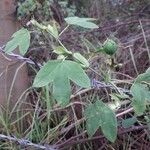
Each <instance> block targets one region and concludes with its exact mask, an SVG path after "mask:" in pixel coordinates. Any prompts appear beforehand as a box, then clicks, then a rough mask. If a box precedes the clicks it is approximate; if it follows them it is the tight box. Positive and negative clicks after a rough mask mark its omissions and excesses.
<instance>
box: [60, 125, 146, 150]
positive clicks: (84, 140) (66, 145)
mask: <svg viewBox="0 0 150 150" xmlns="http://www.w3.org/2000/svg"><path fill="white" fill-rule="evenodd" d="M147 128H148V126H147V125H145V126H136V127H132V128H129V129H126V130H124V131H120V132H119V133H118V135H122V134H125V133H128V132H132V131H137V130H142V129H147ZM80 136H81V135H80ZM78 137H79V136H75V137H74V138H71V139H69V140H67V141H65V142H64V143H62V144H60V145H57V147H58V149H59V150H64V149H66V148H67V147H70V146H74V145H77V144H83V143H86V142H89V141H93V140H100V139H103V138H105V136H103V135H100V136H95V137H93V138H90V139H88V138H87V139H80V140H75V139H76V138H78ZM72 140H74V141H72Z"/></svg>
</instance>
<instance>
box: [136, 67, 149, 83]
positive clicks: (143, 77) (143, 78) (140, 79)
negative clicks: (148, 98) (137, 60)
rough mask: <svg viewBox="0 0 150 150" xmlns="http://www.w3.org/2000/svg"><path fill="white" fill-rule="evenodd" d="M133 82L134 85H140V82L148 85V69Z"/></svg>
mask: <svg viewBox="0 0 150 150" xmlns="http://www.w3.org/2000/svg"><path fill="white" fill-rule="evenodd" d="M135 82H136V83H140V82H147V83H150V68H148V69H147V71H146V72H145V73H143V74H140V75H138V77H137V78H136V80H135Z"/></svg>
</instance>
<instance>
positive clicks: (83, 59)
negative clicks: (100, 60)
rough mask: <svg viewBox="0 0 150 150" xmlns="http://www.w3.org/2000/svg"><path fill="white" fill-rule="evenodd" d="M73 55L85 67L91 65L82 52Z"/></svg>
mask: <svg viewBox="0 0 150 150" xmlns="http://www.w3.org/2000/svg"><path fill="white" fill-rule="evenodd" d="M73 57H74V59H75V60H76V61H78V62H80V63H81V65H82V66H83V67H85V68H88V67H89V65H90V64H89V62H88V61H87V59H86V58H85V57H83V56H82V55H81V54H80V53H74V54H73Z"/></svg>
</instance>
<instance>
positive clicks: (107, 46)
mask: <svg viewBox="0 0 150 150" xmlns="http://www.w3.org/2000/svg"><path fill="white" fill-rule="evenodd" d="M117 49H118V45H117V43H116V42H115V41H113V40H111V39H107V40H106V41H105V42H104V44H103V51H104V52H105V53H106V54H108V55H111V56H112V55H113V54H115V53H116V51H117Z"/></svg>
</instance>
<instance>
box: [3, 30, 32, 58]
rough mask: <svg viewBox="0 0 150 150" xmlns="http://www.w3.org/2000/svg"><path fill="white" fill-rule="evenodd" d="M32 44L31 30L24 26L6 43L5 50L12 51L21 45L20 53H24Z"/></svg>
mask: <svg viewBox="0 0 150 150" xmlns="http://www.w3.org/2000/svg"><path fill="white" fill-rule="evenodd" d="M29 46H30V32H29V31H28V30H27V29H25V28H22V29H20V30H19V31H17V32H16V33H14V34H13V35H12V39H11V40H10V41H9V42H8V43H7V44H6V47H5V52H6V53H10V52H12V51H13V50H15V49H16V48H17V47H19V51H20V54H22V55H24V54H25V53H26V52H27V50H28V48H29Z"/></svg>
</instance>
